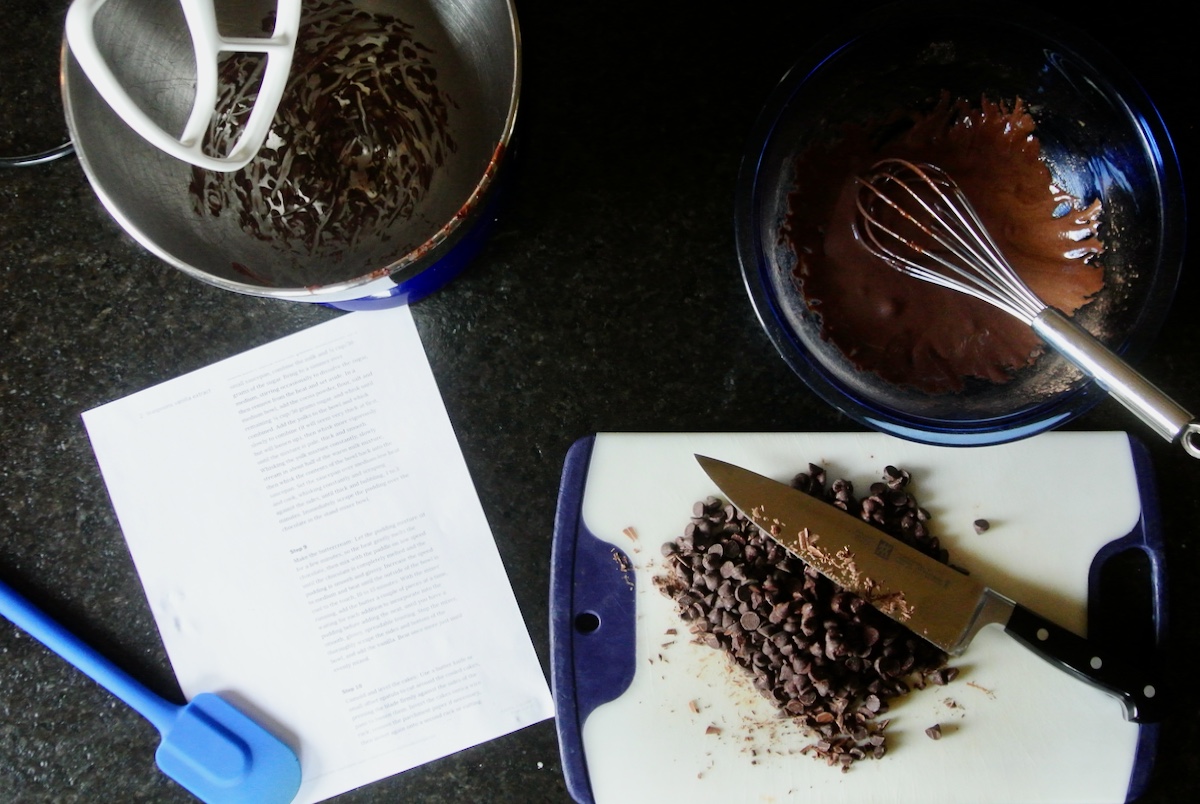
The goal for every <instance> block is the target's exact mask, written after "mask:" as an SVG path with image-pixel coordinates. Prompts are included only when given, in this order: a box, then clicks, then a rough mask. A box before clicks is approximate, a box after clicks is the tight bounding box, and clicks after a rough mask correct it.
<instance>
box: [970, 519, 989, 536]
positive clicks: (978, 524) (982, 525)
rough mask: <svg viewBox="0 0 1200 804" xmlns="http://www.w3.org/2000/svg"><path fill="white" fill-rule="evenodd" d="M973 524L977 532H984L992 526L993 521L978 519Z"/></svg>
mask: <svg viewBox="0 0 1200 804" xmlns="http://www.w3.org/2000/svg"><path fill="white" fill-rule="evenodd" d="M972 524H973V525H974V526H975V532H976V533H983V532H984V531H985V530H987V529H988V528H990V527H991V526H992V523H990V522H988V521H987V520H986V519H976V520H975V521H974V522H973V523H972Z"/></svg>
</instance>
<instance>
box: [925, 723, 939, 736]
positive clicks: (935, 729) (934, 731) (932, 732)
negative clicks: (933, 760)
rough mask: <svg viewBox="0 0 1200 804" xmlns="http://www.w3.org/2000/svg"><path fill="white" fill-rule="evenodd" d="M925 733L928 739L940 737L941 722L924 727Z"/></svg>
mask: <svg viewBox="0 0 1200 804" xmlns="http://www.w3.org/2000/svg"><path fill="white" fill-rule="evenodd" d="M925 734H926V735H928V737H929V739H931V740H940V739H942V724H941V723H934V724H933V725H932V726H930V727H929V728H927V729H925Z"/></svg>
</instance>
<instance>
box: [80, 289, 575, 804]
mask: <svg viewBox="0 0 1200 804" xmlns="http://www.w3.org/2000/svg"><path fill="white" fill-rule="evenodd" d="M83 419H84V423H85V425H86V427H87V430H88V434H89V436H90V438H91V440H92V446H93V449H94V450H95V453H96V457H97V459H98V461H99V464H100V468H101V471H102V473H103V475H104V480H105V483H106V484H107V486H108V490H109V494H110V496H111V498H112V501H113V506H114V508H115V509H116V513H117V517H118V519H119V520H120V523H121V528H122V531H123V532H124V534H125V539H126V541H127V542H128V544H129V549H130V552H131V554H132V556H133V560H134V563H135V564H136V565H137V570H138V573H139V575H140V576H141V580H142V584H143V586H144V587H145V591H146V596H147V598H148V600H149V603H150V608H151V610H152V611H153V613H154V618H155V620H156V622H157V623H158V628H159V630H160V632H161V633H162V638H163V642H164V645H165V646H166V649H167V653H168V655H169V656H170V659H171V663H172V665H173V666H174V669H175V673H176V675H177V676H178V679H179V683H180V685H181V687H182V688H183V691H184V693H185V694H186V695H187V697H188V698H189V699H191V698H192V697H193V696H195V695H196V694H198V693H201V692H219V693H222V694H224V695H226V696H227V697H228V698H229V699H230V700H231V701H233V702H234V703H236V704H237V705H239V706H240V707H242V708H243V709H245V710H246V711H247V713H248V714H250V715H252V716H254V717H255V718H256V719H259V720H260V722H262V723H263V725H265V726H267V727H268V728H270V729H271V730H272V731H274V732H275V733H276V734H278V735H279V736H280V737H281V738H282V739H284V740H285V741H286V742H288V743H289V744H291V745H292V747H293V748H295V749H296V751H297V754H298V756H299V757H300V762H301V768H302V773H303V783H302V786H301V789H300V794H299V795H298V797H297V798H296V801H298V802H315V801H320V800H322V799H325V798H328V797H330V796H334V795H337V794H339V793H342V792H345V791H347V790H350V789H353V788H355V787H358V786H361V785H363V784H366V783H369V782H372V781H375V780H376V779H380V778H383V777H385V776H389V775H391V774H394V773H397V772H400V771H403V770H407V769H408V768H411V767H414V766H416V765H419V764H421V763H423V762H428V761H430V760H432V759H436V758H438V757H441V756H445V755H447V754H450V753H453V752H455V751H459V750H461V749H464V748H467V747H470V746H472V745H476V744H478V743H481V742H484V741H486V740H490V739H492V738H495V737H499V736H501V735H503V734H507V733H509V732H512V731H515V730H517V729H520V728H522V727H524V726H527V725H530V724H532V723H536V722H538V721H541V720H544V719H546V718H548V717H551V716H552V715H553V704H552V702H551V698H550V693H549V689H548V687H547V685H546V680H545V677H544V675H543V674H542V670H541V667H540V665H539V663H538V660H537V656H536V654H535V652H534V650H533V646H532V644H531V642H530V638H529V634H528V631H527V630H526V627H525V623H524V621H523V620H522V618H521V613H520V611H519V609H518V608H517V604H516V600H515V598H514V597H513V593H512V588H511V586H510V585H509V582H508V577H507V575H506V574H505V571H504V567H503V565H502V563H501V561H500V556H499V553H498V552H497V550H496V545H495V542H494V540H493V538H492V533H491V530H490V529H489V527H488V523H487V520H486V519H485V517H484V513H483V510H482V508H481V507H480V504H479V499H478V497H477V495H476V493H475V488H474V485H473V483H472V482H471V478H470V476H469V474H468V472H467V468H466V464H465V463H464V461H463V457H462V452H461V450H460V449H459V446H458V442H457V440H456V438H455V435H454V431H453V429H452V427H451V424H450V420H449V417H448V416H447V414H446V410H445V407H444V405H443V403H442V399H441V396H440V394H439V392H438V389H437V385H436V383H435V381H434V378H433V374H432V372H431V371H430V368H429V363H428V360H427V358H426V356H425V352H424V349H423V347H422V345H421V342H420V338H419V336H418V334H417V330H416V327H415V326H414V324H413V320H412V314H411V312H410V311H409V309H408V308H407V307H398V308H395V309H391V310H380V311H370V312H359V313H349V314H346V315H343V316H340V317H338V318H336V319H333V320H331V321H329V322H326V323H323V324H320V325H318V326H316V327H313V328H311V329H308V330H305V331H302V332H299V333H297V334H295V335H291V336H289V337H286V338H283V339H281V340H279V341H275V342H273V343H270V344H267V345H265V346H261V347H259V348H256V349H253V350H251V351H248V352H245V353H243V354H241V355H238V356H236V357H233V358H230V359H228V360H225V361H222V362H220V363H217V364H214V365H211V366H208V367H206V368H203V369H200V370H199V371H196V372H193V373H191V374H187V375H185V376H182V377H179V378H177V379H174V380H171V381H169V382H166V383H163V384H161V385H158V386H155V387H153V388H149V389H147V390H144V391H141V392H139V393H135V394H133V395H132V396H129V397H126V398H124V399H120V400H117V401H115V402H111V403H109V404H107V405H104V406H102V407H99V408H96V409H95V410H91V411H88V412H86V413H84V415H83Z"/></svg>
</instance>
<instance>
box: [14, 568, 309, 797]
mask: <svg viewBox="0 0 1200 804" xmlns="http://www.w3.org/2000/svg"><path fill="white" fill-rule="evenodd" d="M0 614H2V615H4V616H5V617H7V618H8V619H9V620H11V621H12V622H13V624H14V625H16V626H18V627H20V628H22V629H24V630H25V631H28V632H29V633H30V634H31V635H32V636H34V637H36V638H37V639H38V640H39V641H41V642H42V643H43V644H44V645H45V646H46V647H48V648H50V650H52V651H54V652H55V653H57V654H58V655H59V656H61V657H63V658H64V659H66V660H67V661H68V662H70V663H71V664H73V665H75V667H77V668H79V669H80V670H82V671H83V672H84V673H86V674H87V675H88V676H90V677H91V678H92V679H93V680H94V681H96V682H97V683H98V684H100V685H101V686H102V687H104V688H105V689H107V690H108V691H109V692H111V693H112V694H113V695H115V696H117V697H118V698H120V699H121V700H123V701H125V703H127V704H129V705H130V706H132V707H133V708H134V709H135V710H136V711H137V712H139V713H140V714H141V715H142V716H143V717H145V718H146V719H147V720H149V721H150V722H151V723H152V724H154V727H155V728H157V729H158V732H159V734H160V735H161V737H162V742H161V743H160V744H159V746H158V751H157V752H156V753H155V755H154V758H155V760H156V761H157V762H158V767H159V768H160V769H161V770H162V772H163V773H165V774H167V775H168V776H170V777H171V778H172V779H174V780H175V781H177V782H179V784H181V785H183V787H185V788H187V790H189V791H190V792H191V793H193V794H194V795H195V796H197V797H198V798H200V799H201V800H202V801H206V802H209V804H243V802H244V804H276V803H278V804H286V803H287V802H290V801H291V800H292V799H293V798H295V796H296V791H297V790H298V789H299V787H300V761H299V759H297V758H296V754H295V752H294V751H292V749H291V748H289V747H288V746H287V744H286V743H284V742H283V741H282V740H280V739H279V738H278V737H276V736H275V735H274V734H272V733H271V732H269V731H267V730H266V729H265V728H263V727H262V726H260V725H259V724H258V723H256V722H255V721H253V720H251V719H250V718H249V717H247V716H246V715H245V714H243V713H242V712H241V711H240V710H239V709H237V707H235V706H234V705H233V704H231V703H229V702H228V701H226V700H225V699H224V698H222V697H221V696H219V695H216V694H214V693H208V692H206V693H201V694H200V695H197V696H196V697H195V698H193V699H192V701H191V702H190V703H188V704H186V705H183V706H179V705H177V704H173V703H171V702H170V701H167V700H165V699H163V698H161V697H159V696H158V695H155V694H154V693H153V692H151V691H150V690H148V689H146V687H145V686H143V685H142V684H141V683H139V682H138V681H136V680H135V679H134V678H133V677H132V676H130V675H129V674H128V673H126V672H125V671H123V670H121V669H120V668H119V667H117V666H116V665H114V664H113V663H112V662H110V661H109V660H108V659H106V658H104V657H103V656H101V655H100V654H99V653H98V652H96V650H94V649H93V648H92V647H91V646H90V645H87V644H85V643H84V642H83V641H82V640H81V639H79V637H77V636H75V635H74V634H72V633H71V632H70V631H68V630H67V629H65V628H64V627H63V626H62V625H60V624H59V623H58V622H56V621H55V620H53V619H51V618H50V617H49V616H48V615H47V614H46V613H45V612H43V611H42V610H41V609H39V608H38V607H37V606H35V605H33V604H32V603H30V602H29V601H28V600H26V599H25V598H24V597H22V596H21V595H20V594H18V593H17V592H16V591H15V590H13V589H12V588H11V587H9V586H8V585H7V584H5V583H4V582H3V581H0Z"/></svg>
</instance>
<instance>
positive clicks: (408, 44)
mask: <svg viewBox="0 0 1200 804" xmlns="http://www.w3.org/2000/svg"><path fill="white" fill-rule="evenodd" d="M272 25H273V20H272V19H268V20H265V21H264V25H263V29H264V31H270V30H271V28H272ZM431 53H432V51H431V50H430V49H429V48H427V47H426V46H424V45H423V44H421V43H420V42H418V41H416V39H415V38H414V36H413V27H412V26H411V25H408V24H407V23H405V22H403V21H401V20H398V19H396V18H394V17H392V16H389V15H384V14H376V13H370V12H367V11H364V10H362V9H360V8H358V7H357V6H356V5H355V4H354V3H352V2H350V0H321V1H320V2H316V3H307V4H306V5H305V10H304V13H303V15H302V17H301V20H300V30H299V34H298V37H297V44H296V49H295V54H294V56H293V60H292V68H291V73H290V78H289V80H288V84H287V88H286V89H285V91H284V95H283V98H282V100H281V102H280V105H279V108H278V110H277V111H276V114H275V119H274V122H273V124H272V128H271V133H270V135H269V136H268V138H267V141H266V143H265V144H264V145H263V147H262V149H261V150H260V151H259V153H258V155H257V156H256V157H255V158H254V159H253V160H252V161H251V162H250V163H249V164H248V165H247V166H246V167H245V168H243V169H242V170H239V171H236V172H233V173H218V172H213V171H207V170H203V169H200V168H196V169H195V170H194V171H193V180H192V184H191V193H192V198H193V208H194V209H195V210H196V212H197V213H198V214H200V215H211V216H214V217H217V216H221V215H234V216H236V217H237V220H238V224H239V226H240V227H241V229H242V230H243V231H244V232H246V233H247V234H249V235H251V236H253V237H255V238H258V239H261V240H264V241H271V242H272V243H274V244H275V245H276V246H278V247H279V248H280V249H282V250H284V251H287V252H290V253H293V254H296V255H298V256H302V257H324V258H330V259H337V258H338V257H340V256H341V255H343V254H344V253H346V252H350V251H353V250H354V249H355V248H356V247H357V246H358V245H359V243H361V242H364V241H366V242H371V241H375V240H386V239H387V238H388V236H389V229H390V228H391V227H392V226H393V224H395V223H396V222H397V221H404V220H406V219H409V218H411V217H412V216H413V215H414V212H415V210H416V209H417V207H418V205H419V204H420V202H421V199H422V198H423V197H424V196H425V195H426V194H427V193H429V191H430V187H431V185H432V183H433V181H434V176H435V174H436V173H437V170H438V169H439V168H440V167H442V165H443V164H444V163H445V161H446V159H447V158H448V156H449V155H450V154H451V153H453V152H454V151H455V150H456V147H457V146H456V143H455V141H454V139H453V137H452V136H451V135H450V133H449V129H448V125H447V119H448V104H449V103H450V101H449V99H448V98H447V97H446V96H445V94H444V93H443V92H442V91H441V90H440V89H439V86H438V80H437V72H436V70H435V69H434V66H433V63H432V62H431V60H430V58H429V57H430V55H431ZM264 67H265V61H264V60H263V59H261V58H256V57H248V56H245V55H242V54H236V55H233V56H230V57H228V58H227V59H226V60H225V61H224V62H223V63H222V64H221V67H220V77H219V80H220V97H219V99H218V109H219V110H220V114H219V115H218V116H217V117H215V118H214V121H213V124H212V127H211V129H210V132H209V138H208V141H207V145H208V147H209V148H210V149H212V150H213V151H214V152H217V153H225V152H228V151H229V150H230V149H231V146H232V144H233V143H234V142H235V141H236V139H237V138H238V136H239V135H240V134H241V131H242V129H243V127H244V125H245V121H246V119H247V118H248V116H249V113H250V110H251V108H253V104H254V99H255V97H256V95H257V92H258V88H259V85H260V84H261V80H262V70H263V69H264ZM435 228H436V227H435ZM430 234H432V231H431V232H430ZM416 245H419V243H412V244H403V243H396V244H395V246H396V247H397V249H404V248H412V247H415V246H416ZM400 253H403V252H402V251H401V252H400Z"/></svg>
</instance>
